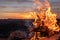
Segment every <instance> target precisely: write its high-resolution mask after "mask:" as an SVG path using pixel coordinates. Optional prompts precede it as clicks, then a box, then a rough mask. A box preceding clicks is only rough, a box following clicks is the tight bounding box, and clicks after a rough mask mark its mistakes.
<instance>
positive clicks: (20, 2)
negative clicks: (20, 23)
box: [0, 0, 60, 19]
mask: <svg viewBox="0 0 60 40" xmlns="http://www.w3.org/2000/svg"><path fill="white" fill-rule="evenodd" d="M33 4H34V3H33V0H0V19H2V18H4V19H5V18H19V17H16V16H18V15H21V14H23V13H21V12H30V11H34V9H35V7H34V6H33ZM50 4H51V7H52V10H53V12H54V13H56V14H57V18H60V0H50Z"/></svg>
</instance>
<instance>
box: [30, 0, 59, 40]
mask: <svg viewBox="0 0 60 40" xmlns="http://www.w3.org/2000/svg"><path fill="white" fill-rule="evenodd" d="M34 2H35V3H36V4H37V12H35V13H34V14H35V15H34V17H35V21H34V22H33V25H34V28H38V24H39V27H41V26H43V27H46V26H47V27H48V29H49V30H52V31H60V28H59V26H58V25H57V23H56V22H57V20H56V14H53V13H52V12H51V11H50V10H51V7H50V4H49V2H48V0H44V3H43V4H42V3H41V2H40V1H39V0H34ZM37 21H39V23H38V22H37ZM34 37H35V36H34ZM33 39H34V38H33ZM31 40H32V39H31ZM34 40H35V39H34Z"/></svg>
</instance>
